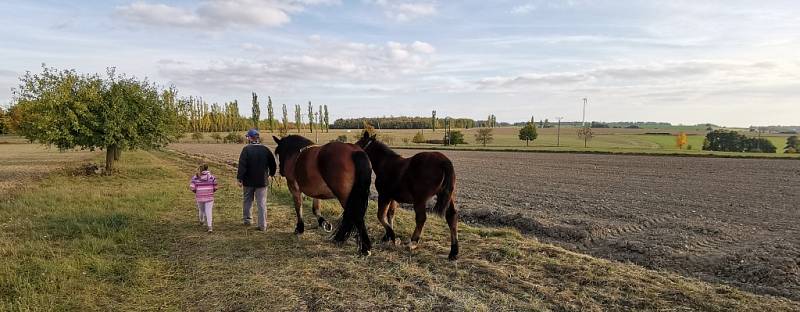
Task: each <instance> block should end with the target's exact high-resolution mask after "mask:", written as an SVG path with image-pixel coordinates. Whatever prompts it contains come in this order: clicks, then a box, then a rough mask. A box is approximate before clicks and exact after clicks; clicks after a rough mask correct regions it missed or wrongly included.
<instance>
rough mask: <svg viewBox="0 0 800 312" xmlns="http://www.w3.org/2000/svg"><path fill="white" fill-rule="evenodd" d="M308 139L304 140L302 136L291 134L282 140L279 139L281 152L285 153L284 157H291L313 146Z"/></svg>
mask: <svg viewBox="0 0 800 312" xmlns="http://www.w3.org/2000/svg"><path fill="white" fill-rule="evenodd" d="M313 144H314V142H312V141H311V140H309V139H306V138H305V137H303V136H300V135H296V134H292V135H289V136H287V137H285V138H283V139H281V144H280V145H281V150H282V151H284V152H285V153H286V156H291V155H293V154H294V153H297V152H299V151H300V150H301V149H302V148H304V147H306V146H309V145H313Z"/></svg>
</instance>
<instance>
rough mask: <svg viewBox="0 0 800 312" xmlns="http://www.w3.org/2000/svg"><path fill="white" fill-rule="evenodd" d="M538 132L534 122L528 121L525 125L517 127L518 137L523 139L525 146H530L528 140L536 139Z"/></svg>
mask: <svg viewBox="0 0 800 312" xmlns="http://www.w3.org/2000/svg"><path fill="white" fill-rule="evenodd" d="M538 137H539V134H538V133H537V132H536V124H535V123H532V122H529V123H528V124H527V125H525V127H522V129H519V139H520V140H524V141H525V146H530V142H531V141H533V140H536V138H538Z"/></svg>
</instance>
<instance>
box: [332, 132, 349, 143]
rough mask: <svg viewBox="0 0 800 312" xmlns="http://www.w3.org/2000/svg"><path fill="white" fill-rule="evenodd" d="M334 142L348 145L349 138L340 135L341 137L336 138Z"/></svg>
mask: <svg viewBox="0 0 800 312" xmlns="http://www.w3.org/2000/svg"><path fill="white" fill-rule="evenodd" d="M334 141H336V142H342V143H347V136H346V135H344V134H342V135H340V136H338V137H336V140H334Z"/></svg>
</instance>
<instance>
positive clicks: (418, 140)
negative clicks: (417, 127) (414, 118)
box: [411, 131, 425, 144]
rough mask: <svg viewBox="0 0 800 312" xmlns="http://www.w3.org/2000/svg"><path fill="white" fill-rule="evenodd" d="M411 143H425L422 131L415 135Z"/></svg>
mask: <svg viewBox="0 0 800 312" xmlns="http://www.w3.org/2000/svg"><path fill="white" fill-rule="evenodd" d="M411 142H414V143H417V144H419V143H425V135H423V134H422V131H420V132H417V134H415V135H414V137H413V138H412V139H411Z"/></svg>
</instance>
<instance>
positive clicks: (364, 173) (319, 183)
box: [272, 135, 372, 255]
mask: <svg viewBox="0 0 800 312" xmlns="http://www.w3.org/2000/svg"><path fill="white" fill-rule="evenodd" d="M272 138H273V139H274V140H275V143H278V147H277V148H275V153H276V154H278V159H279V160H280V173H281V175H283V176H284V177H286V182H287V185H288V186H289V192H291V193H292V197H293V198H294V208H295V213H296V214H297V227H296V228H295V233H297V234H302V233H303V231H304V223H303V216H302V213H301V210H302V205H303V198H302V194H305V195H307V196H309V197H312V198H314V204H313V206H312V210H313V212H314V215H315V216H317V218H318V220H317V221H318V222H319V225H320V227H323V228H326V227H329V226H330V224H329V223H328V221H326V220H325V218H323V217H322V216H321V215H320V214H319V200H320V199H334V198H335V199H338V200H339V203H340V204H341V205H342V209H343V210H344V212H343V213H342V221H341V222H340V223H339V227H338V228H337V229H336V233H335V234H334V236H333V239H334V240H335V241H337V242H339V243H342V242H344V241H346V240H347V239H348V238H349V237H350V235H351V234H352V233H353V232H356V231H357V233H358V238H359V242H360V244H361V245H360V247H359V251H360V252H361V253H362V254H364V255H369V253H370V251H369V250H370V249H371V248H372V245H371V243H370V240H369V235H368V234H367V227H366V224H364V215H365V214H366V213H367V203H368V200H369V187H370V185H371V184H372V168H371V167H370V163H369V158H368V157H367V154H366V153H364V151H363V150H361V148H359V147H358V146H355V145H353V144H346V143H340V142H332V143H328V144H325V145H322V146H317V145H314V144H313V142H311V141H310V140H308V139H306V138H304V137H302V136H299V135H290V136H287V137H285V138H283V139H278V138H277V137H274V136H273V137H272Z"/></svg>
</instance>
